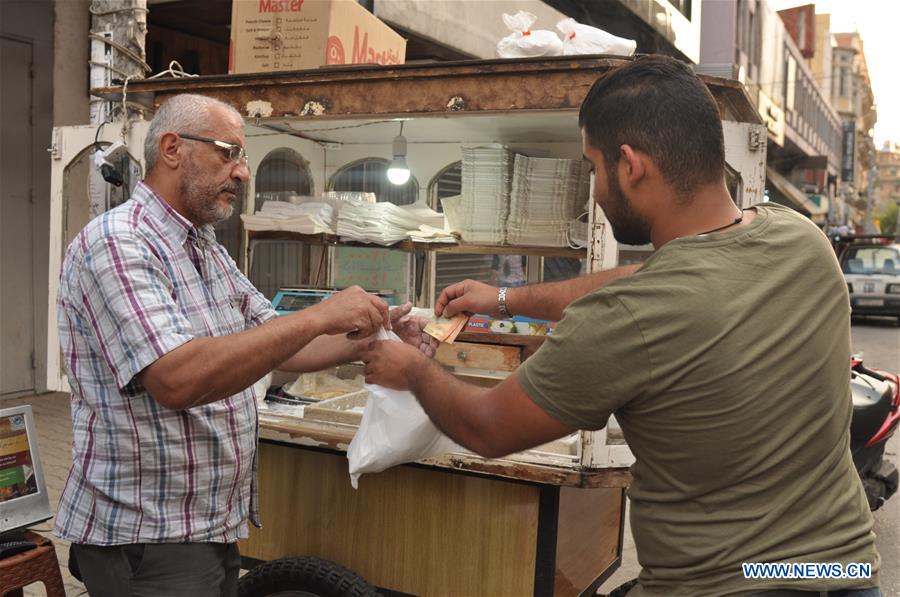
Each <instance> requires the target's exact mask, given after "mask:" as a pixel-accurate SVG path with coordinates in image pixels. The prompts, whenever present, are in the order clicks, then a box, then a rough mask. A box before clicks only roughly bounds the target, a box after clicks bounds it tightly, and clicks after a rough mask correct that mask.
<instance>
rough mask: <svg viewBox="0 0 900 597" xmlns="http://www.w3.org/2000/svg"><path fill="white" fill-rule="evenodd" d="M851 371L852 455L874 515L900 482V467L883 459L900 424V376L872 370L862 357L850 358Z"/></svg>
mask: <svg viewBox="0 0 900 597" xmlns="http://www.w3.org/2000/svg"><path fill="white" fill-rule="evenodd" d="M850 371H851V372H850V390H851V396H852V398H853V418H852V420H851V423H850V452H851V453H852V455H853V464H854V465H855V466H856V471H857V472H858V473H859V477H860V479H861V480H862V484H863V488H864V489H865V491H866V498H867V499H868V501H869V508H870V509H871V510H872V511H873V512H874V511H875V510H877V509H878V508H880V507H881V506H882V505H883V504H884V502H885V501H886V500H887V499H888V498H890V497H891V496H892V495H894V493H896V491H897V485H898V481H900V474H898V472H897V468H896V467H895V466H894V464H893V463H892V462H890V461H889V460H886V459H885V458H884V448H885V444H886V443H887V441H888V439H890V437H891V436H892V435H894V432H895V431H896V430H897V425H898V423H900V376H898V375H896V374H894V373H889V372H887V371H881V370H875V369H869V368H867V367H865V366H864V365H863V363H862V359H859V358H853V359H851V362H850Z"/></svg>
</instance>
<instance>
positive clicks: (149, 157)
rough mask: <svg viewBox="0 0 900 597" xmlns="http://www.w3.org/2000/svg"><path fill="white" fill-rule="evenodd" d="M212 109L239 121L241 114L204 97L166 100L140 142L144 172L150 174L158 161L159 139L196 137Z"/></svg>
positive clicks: (186, 94)
mask: <svg viewBox="0 0 900 597" xmlns="http://www.w3.org/2000/svg"><path fill="white" fill-rule="evenodd" d="M213 106H219V107H220V108H224V109H225V110H226V111H228V112H231V113H232V114H234V115H235V116H237V117H238V118H241V113H240V112H238V111H237V110H235V109H234V108H232V107H231V106H229V105H228V104H226V103H224V102H220V101H219V100H217V99H213V98H211V97H206V96H205V95H196V94H192V93H182V94H180V95H176V96H175V97H173V98H171V99H169V100H166V102H165V103H164V104H163V105H162V106H161V107H160V108H159V110H157V111H156V114H155V115H154V116H153V120H152V121H150V128H149V129H147V137H146V138H145V139H144V162H145V165H146V170H145V172H150V171H151V170H153V168H155V167H156V162H158V161H159V139H160V137H162V136H163V135H164V134H166V133H188V134H197V133H198V132H200V130H202V129H203V126H204V125H205V124H206V123H207V122H208V121H209V111H210V109H211V108H212V107H213Z"/></svg>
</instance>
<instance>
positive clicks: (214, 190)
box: [180, 159, 240, 226]
mask: <svg viewBox="0 0 900 597" xmlns="http://www.w3.org/2000/svg"><path fill="white" fill-rule="evenodd" d="M180 187H181V188H180V191H181V197H182V200H183V201H184V206H185V209H187V210H188V213H190V214H191V216H192V219H193V220H195V221H196V222H198V223H199V224H200V225H201V226H203V225H206V224H216V223H218V222H221V221H223V220H227V219H228V218H230V217H231V214H232V213H234V205H233V204H226V205H224V206H220V205H219V203H218V201H217V197H218V195H219V193H221V192H222V191H230V192H232V193H234V194H235V196H237V195H238V193H239V192H240V188H239V187H240V185H239V184H237V183H235V182H233V181H232V182H229V183H228V184H225V185H221V186H218V187H217V186H216V185H214V184H210V183H208V182H206V181H205V180H203V177H201V176H199V173H198V172H197V168H195V167H194V163H193V161H191V160H190V159H189V161H188V167H187V168H186V170H185V176H184V178H183V179H182V181H181V185H180Z"/></svg>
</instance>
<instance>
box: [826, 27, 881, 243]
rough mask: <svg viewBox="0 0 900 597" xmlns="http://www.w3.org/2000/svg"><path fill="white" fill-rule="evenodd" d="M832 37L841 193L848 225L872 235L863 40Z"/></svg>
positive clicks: (869, 100)
mask: <svg viewBox="0 0 900 597" xmlns="http://www.w3.org/2000/svg"><path fill="white" fill-rule="evenodd" d="M833 37H834V47H833V48H832V51H833V57H832V71H831V72H832V76H831V98H832V103H833V104H834V107H835V109H836V110H837V111H838V114H840V116H841V121H842V133H843V148H842V149H843V155H842V160H841V181H842V185H841V194H842V196H843V198H844V201H845V202H846V204H847V206H848V207H849V208H850V213H849V214H848V215H849V219H850V221H849V222H847V223H848V224H852V226H853V228H854V229H855V230H856V231H857V233H863V232H874V230H872V229H871V224H869V220H870V216H871V211H872V201H873V199H874V197H873V185H874V183H875V157H876V155H875V153H876V152H875V141H874V138H873V129H874V127H875V121H876V120H877V118H878V114H877V111H876V109H875V95H874V94H873V92H872V81H871V79H870V77H869V69H868V66H867V64H866V54H865V50H864V46H863V40H862V37H860V35H859V33H855V32H854V33H835V34H834V35H833Z"/></svg>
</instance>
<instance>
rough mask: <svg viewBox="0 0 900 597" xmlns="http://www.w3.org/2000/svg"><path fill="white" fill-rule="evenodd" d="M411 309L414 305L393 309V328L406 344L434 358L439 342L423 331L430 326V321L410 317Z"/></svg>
mask: <svg viewBox="0 0 900 597" xmlns="http://www.w3.org/2000/svg"><path fill="white" fill-rule="evenodd" d="M411 309H412V303H406V304H404V305H401V306H399V307H394V308H393V309H391V327H392V328H393V330H394V333H395V334H397V335H398V336H399V337H400V339H401V340H403V341H404V342H405V343H407V344H409V345H410V346H413V347H415V348H417V349H418V350H419V352H421V353H422V354H424V355H425V356H427V357H433V356H434V353H435V352H436V351H437V346H438V341H437V339H436V338H432V337H431V336H429V335H428V334H426V333H425V332H423V331H422V330H423V329H424V328H425V326H426V325H427V324H428V319H426V318H424V317H418V316H416V315H410V314H409V312H410V310H411Z"/></svg>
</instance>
